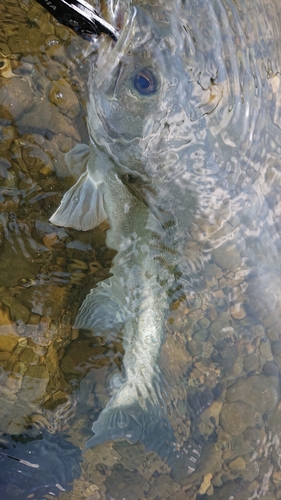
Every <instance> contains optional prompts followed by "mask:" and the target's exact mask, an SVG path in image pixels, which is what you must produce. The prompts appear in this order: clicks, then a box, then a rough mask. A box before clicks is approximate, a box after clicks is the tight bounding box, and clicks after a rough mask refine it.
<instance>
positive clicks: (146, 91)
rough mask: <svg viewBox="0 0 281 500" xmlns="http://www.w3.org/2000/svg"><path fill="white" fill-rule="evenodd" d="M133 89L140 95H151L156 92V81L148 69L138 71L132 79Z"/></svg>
mask: <svg viewBox="0 0 281 500" xmlns="http://www.w3.org/2000/svg"><path fill="white" fill-rule="evenodd" d="M134 87H135V89H136V90H137V91H138V92H139V93H140V94H141V95H151V94H154V93H155V92H156V90H157V80H156V78H155V76H154V75H153V73H152V72H151V71H150V69H147V68H146V69H142V70H141V71H138V72H137V74H136V75H135V77H134Z"/></svg>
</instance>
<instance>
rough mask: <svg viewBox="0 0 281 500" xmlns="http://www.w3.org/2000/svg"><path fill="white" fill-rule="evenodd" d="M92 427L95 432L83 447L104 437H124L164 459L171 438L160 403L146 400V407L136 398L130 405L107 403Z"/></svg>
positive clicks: (104, 439) (167, 421) (90, 445)
mask: <svg viewBox="0 0 281 500" xmlns="http://www.w3.org/2000/svg"><path fill="white" fill-rule="evenodd" d="M92 430H93V432H94V433H95V435H94V436H93V437H92V438H90V439H89V440H88V441H87V442H86V445H85V449H88V448H92V447H93V446H96V445H97V444H101V443H103V442H105V441H119V440H124V439H126V440H127V441H129V443H131V444H134V443H137V442H140V443H142V444H144V445H145V447H146V448H147V449H148V450H153V451H156V453H157V454H158V455H159V456H160V457H161V458H163V459H166V458H167V456H168V454H169V450H170V447H171V444H172V442H173V440H174V434H173V430H172V427H171V424H170V422H169V420H168V417H167V416H165V415H164V412H163V409H162V408H161V406H160V405H153V404H152V403H151V402H149V404H147V409H143V408H142V407H141V406H140V404H139V403H138V402H137V401H136V402H135V403H134V404H132V405H130V406H129V405H128V406H125V405H124V406H119V407H106V408H105V409H104V410H103V411H102V412H101V414H100V416H99V418H98V420H97V421H96V422H94V424H93V427H92Z"/></svg>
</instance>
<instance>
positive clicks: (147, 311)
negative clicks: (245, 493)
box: [50, 0, 281, 475]
mask: <svg viewBox="0 0 281 500" xmlns="http://www.w3.org/2000/svg"><path fill="white" fill-rule="evenodd" d="M280 33H281V9H280V6H279V5H278V2H277V0H276V1H275V0H271V1H266V0H256V1H255V2H252V0H235V1H234V0H200V1H198V0H196V1H195V0H181V1H180V0H174V1H169V0H167V1H165V2H163V1H161V0H155V1H152V0H142V1H135V2H133V3H132V4H128V9H127V11H126V14H125V16H124V19H123V26H122V29H121V33H120V36H119V39H118V41H117V42H116V43H114V42H113V41H112V40H110V39H109V38H108V37H104V38H103V40H102V42H101V43H100V46H99V48H98V54H97V56H96V59H95V61H94V63H93V64H92V65H91V69H90V72H89V99H88V104H87V120H88V130H89V137H90V144H89V145H82V144H79V145H78V146H76V148H75V149H74V150H73V151H72V152H70V153H69V154H68V157H67V162H68V164H69V166H70V169H71V171H72V172H74V173H75V176H76V177H77V182H76V183H75V185H74V186H73V187H72V188H71V189H70V190H69V191H68V192H67V193H66V194H65V195H64V197H63V199H62V201H61V204H60V206H59V207H58V209H57V210H56V212H55V213H54V214H53V216H52V217H51V219H50V220H51V222H52V223H53V224H56V225H58V226H65V227H72V228H75V229H78V230H81V231H87V230H91V229H93V228H94V227H96V226H98V225H99V224H100V223H101V222H102V221H104V220H105V219H107V220H108V222H109V226H110V228H109V230H108V231H107V236H106V244H107V246H108V247H109V248H112V249H114V250H115V251H116V256H115V257H114V260H113V266H112V269H111V273H112V275H111V276H110V277H109V278H108V279H107V280H105V281H103V282H100V283H99V284H98V285H97V286H95V288H93V289H92V290H91V291H90V293H89V294H88V295H87V296H86V298H85V300H84V302H83V303H82V306H81V308H80V310H79V312H78V316H77V318H76V321H75V324H74V328H79V329H85V330H89V331H91V332H92V334H93V335H95V334H102V332H108V331H111V330H114V329H116V330H119V331H122V335H123V345H124V350H125V354H124V357H123V369H122V374H120V375H114V376H113V378H112V380H111V382H110V384H111V392H112V395H111V398H110V399H109V401H108V403H107V405H106V406H105V408H104V409H103V410H102V411H101V413H100V415H99V417H98V419H97V420H96V421H95V422H94V423H93V426H92V431H93V433H94V435H93V436H92V437H91V438H90V439H89V440H88V441H87V443H86V448H90V447H93V446H95V445H97V444H100V443H103V442H105V441H108V440H122V439H125V440H127V441H129V442H130V443H137V442H140V443H142V444H144V445H145V447H146V448H147V449H152V450H154V451H156V452H157V453H158V454H159V456H160V457H161V458H162V459H164V460H166V461H167V462H168V463H170V464H172V463H175V462H177V463H179V461H180V460H184V463H185V472H186V474H187V475H188V474H191V473H192V472H194V470H195V469H196V467H197V464H198V461H200V454H201V445H200V444H198V443H197V444H196V443H194V442H192V441H190V439H189V438H188V439H186V441H185V442H184V443H183V444H182V445H181V446H178V445H177V442H176V437H175V433H174V431H173V428H172V425H171V421H170V418H169V412H168V410H167V406H168V401H167V391H166V388H165V380H164V377H163V375H162V373H161V370H160V367H159V355H160V351H161V346H162V345H163V342H164V340H165V335H166V332H167V320H168V317H169V311H170V307H171V304H172V303H173V301H174V300H175V298H177V297H178V296H179V294H183V295H186V296H187V295H188V294H189V293H190V292H191V291H192V292H193V293H195V294H196V293H198V289H199V290H200V286H201V281H202V280H201V277H202V274H203V273H204V267H205V266H206V263H209V262H213V261H214V260H215V261H216V262H218V261H219V262H220V263H221V267H222V268H223V269H228V270H230V271H231V272H234V273H235V272H237V271H241V272H243V273H244V274H243V275H244V276H247V278H248V282H247V283H248V284H247V286H246V287H245V289H243V290H241V291H240V292H239V290H238V291H237V294H238V295H239V293H241V297H242V296H243V297H244V296H245V303H246V305H247V312H248V313H249V314H255V315H256V318H257V321H264V320H265V319H266V320H267V321H268V324H269V325H270V324H271V323H272V324H274V325H276V324H277V321H278V318H279V316H280V315H279V314H278V312H276V311H278V309H276V304H281V302H280V301H281V297H280V291H279V290H280V278H279V271H278V269H279V266H280V244H281V241H280V234H281V233H280V230H279V227H280V186H281V183H280V175H281V173H280V172H281V160H280V144H281V132H280V131H281V107H280V103H281V100H280V75H281V43H280ZM243 294H244V295H243ZM241 300H242V299H241ZM230 303H231V299H230V302H229V305H228V306H227V312H228V313H229V307H230ZM270 318H272V320H271V319H270ZM276 318H277V319H276ZM270 322H271V323H270ZM207 335H210V332H207ZM199 406H200V405H199Z"/></svg>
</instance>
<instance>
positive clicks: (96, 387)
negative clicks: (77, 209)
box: [0, 0, 281, 500]
mask: <svg viewBox="0 0 281 500" xmlns="http://www.w3.org/2000/svg"><path fill="white" fill-rule="evenodd" d="M0 18H1V19H2V20H4V22H3V21H2V24H1V30H0V120H1V122H0V125H1V135H2V140H1V144H0V151H1V163H0V169H1V170H0V207H1V212H0V217H1V218H0V255H1V258H0V306H1V307H0V379H1V391H0V431H1V437H0V466H1V467H2V469H1V470H2V475H1V472H0V493H1V495H2V496H1V498H3V499H5V500H10V499H14V498H20V499H22V500H25V499H27V496H28V495H29V494H30V495H31V497H28V498H33V499H34V500H41V499H43V498H44V499H45V498H52V497H53V496H52V495H57V496H58V497H59V498H61V499H66V500H71V499H79V498H81V499H82V498H85V497H86V498H89V499H93V500H98V499H99V498H101V499H103V498H104V499H107V500H111V499H114V500H119V499H120V500H121V499H124V498H125V499H127V500H136V499H151V500H159V499H164V498H165V499H166V498H167V499H174V500H184V499H188V500H195V499H196V500H199V499H200V500H206V499H208V498H210V499H213V500H220V499H222V500H225V499H235V500H254V499H256V498H263V499H265V500H278V499H280V498H281V471H280V463H281V458H280V457H281V450H280V435H281V413H280V412H281V406H280V387H279V379H280V367H281V341H280V331H279V330H280V327H279V323H280V321H279V320H280V305H281V303H280V276H279V273H280V263H279V256H278V252H277V253H276V252H275V253H274V251H275V250H276V248H277V250H278V249H280V245H278V243H279V231H278V228H279V225H278V221H279V218H278V213H279V212H278V210H279V208H278V202H279V186H280V180H279V171H280V165H279V164H280V159H279V157H280V151H279V149H280V148H279V149H278V147H276V144H273V145H272V150H273V155H272V156H271V157H268V158H267V164H266V167H267V168H266V171H264V173H263V175H264V182H260V183H259V185H258V186H256V191H255V194H256V195H257V196H256V197H253V192H251V191H250V192H249V193H247V191H246V190H245V191H244V195H243V197H242V198H241V200H240V202H241V204H244V205H245V210H244V211H241V210H240V214H239V216H238V215H237V213H238V211H239V210H238V208H239V207H236V208H237V213H231V216H229V212H228V208H227V204H225V205H224V209H225V211H224V212H223V211H221V219H220V220H219V219H216V220H214V221H213V225H212V226H211V229H210V225H206V219H205V220H204V219H203V218H200V217H199V216H198V218H197V225H193V226H192V225H191V226H190V227H189V228H188V230H189V233H190V235H191V238H190V240H189V245H187V247H186V250H185V252H186V253H185V255H186V256H187V258H190V257H191V256H192V255H197V253H196V252H197V248H198V247H199V246H200V244H201V242H202V241H204V242H207V244H209V247H210V248H211V249H212V255H211V257H209V254H208V252H207V250H208V248H207V245H206V254H208V258H207V259H206V261H205V263H204V267H203V268H202V269H201V270H200V269H199V271H198V276H199V285H198V287H197V288H196V286H195V287H194V289H193V290H192V291H191V292H190V293H189V294H187V293H186V294H181V293H179V294H178V297H177V299H175V300H173V302H172V305H171V308H170V309H171V310H170V314H169V320H168V323H167V327H166V329H167V332H166V335H165V338H164V343H163V346H162V349H161V353H160V360H159V365H160V367H161V372H162V374H163V378H164V379H165V384H166V388H167V393H168V394H169V398H170V404H169V408H168V412H169V417H170V420H171V424H172V427H173V430H174V434H175V437H176V439H177V442H178V443H181V441H183V440H184V439H185V438H186V437H188V436H190V437H191V438H192V439H193V440H194V443H197V445H198V446H200V447H201V446H202V455H201V460H200V462H199V465H198V466H197V468H196V470H195V472H194V473H193V474H192V475H190V476H187V474H186V470H185V469H184V468H183V467H182V466H181V465H180V464H178V465H177V464H175V465H174V467H170V466H168V465H167V464H165V463H164V462H163V461H162V460H161V459H160V458H159V457H158V456H157V454H156V453H155V452H153V451H147V450H146V449H145V448H144V446H143V445H141V444H136V445H131V444H129V443H127V442H126V441H122V442H113V443H112V442H108V443H105V444H101V445H99V446H96V447H94V448H91V449H89V450H87V451H86V452H85V453H84V455H82V449H83V448H84V445H85V442H86V440H87V439H88V438H89V437H90V436H91V435H92V433H91V431H90V429H91V425H92V423H93V422H94V421H95V420H97V418H98V416H99V414H100V412H101V410H102V409H103V408H104V407H105V405H106V404H107V402H108V400H109V397H110V380H111V379H112V377H114V375H117V374H119V373H120V370H121V368H122V359H123V355H124V350H123V346H122V332H120V333H118V334H116V333H115V334H112V335H108V334H107V336H106V338H105V337H104V336H102V335H100V336H95V337H92V336H91V335H89V334H87V333H86V332H83V331H82V332H78V331H77V330H73V329H72V325H73V324H74V321H75V317H76V315H77V311H78V308H79V306H80V305H81V303H82V301H83V299H84V298H85V296H86V294H87V292H88V291H89V290H90V289H91V288H92V287H94V286H95V284H96V283H98V282H100V281H102V280H104V279H106V278H107V277H108V276H109V275H110V267H111V263H112V259H113V257H114V254H115V253H114V252H113V251H112V250H109V249H108V248H107V247H106V245H105V233H106V229H107V228H108V225H107V223H106V222H105V223H103V224H102V225H101V226H99V227H98V228H96V229H95V230H93V231H87V232H80V231H75V230H74V229H64V228H58V227H56V226H54V225H52V224H51V223H50V222H48V219H49V217H50V216H51V215H52V214H53V212H54V211H55V210H56V208H57V206H58V205H59V202H60V199H61V196H62V195H63V194H64V193H65V192H66V191H67V189H68V188H69V187H70V186H71V185H72V184H73V183H74V180H73V178H72V177H71V176H69V174H68V171H67V166H66V164H65V162H64V153H65V152H67V151H69V150H70V149H71V148H73V147H74V146H75V144H77V143H80V142H87V141H88V134H87V129H86V125H85V100H86V99H87V85H86V84H87V77H86V74H87V68H85V67H84V61H82V62H81V54H82V52H83V49H85V48H86V46H87V43H86V42H83V41H81V40H80V39H77V37H75V36H72V34H71V33H70V31H69V30H67V29H66V28H64V27H62V26H60V25H58V24H57V23H56V22H55V21H54V20H53V19H51V18H50V16H49V14H47V13H46V12H45V11H44V10H43V8H42V7H41V6H40V5H37V4H36V3H32V2H30V1H28V0H26V1H24V2H20V1H17V0H13V1H11V0H5V2H4V4H3V5H1V6H0ZM206 26H208V23H206ZM202 29H203V28H202ZM209 43H211V40H209ZM206 47H207V48H208V43H207V42H206ZM241 57H242V56H241ZM272 64H273V63H272ZM242 66H243V64H242V63H241V67H242ZM268 66H270V64H269V62H268ZM241 71H242V70H241ZM273 72H274V73H276V74H275V76H274V77H272V76H273V75H271V77H272V95H273V98H272V103H273V104H272V106H273V108H274V106H275V108H274V109H273V110H274V113H273V116H274V119H273V121H275V122H277V118H278V116H277V115H278V110H279V104H278V103H279V101H278V100H277V103H276V101H275V99H274V97H275V94H276V92H277V90H278V82H279V76H278V73H277V71H276V68H274V69H273ZM274 78H275V79H274ZM276 78H277V80H276ZM232 97H233V100H235V98H236V96H235V95H233V96H232ZM214 99H215V98H214ZM245 99H246V100H247V95H246V96H245ZM212 102H214V100H213V101H212ZM203 106H206V110H207V111H206V112H209V111H210V109H209V108H208V103H206V102H205V103H202V106H201V107H199V108H198V109H197V113H199V109H201V111H200V112H202V107H203ZM193 118H194V119H196V117H194V116H193ZM259 119H260V120H262V119H264V117H262V116H261V117H260V118H259ZM250 126H251V124H250ZM213 127H214V129H215V128H216V127H219V125H218V124H217V123H216V122H214V124H213ZM240 132H241V131H240ZM271 132H272V130H271V129H270V128H269V131H268V142H270V141H272V143H274V140H273V139H274V138H273V137H272V135H271ZM224 141H225V143H226V144H227V143H229V141H230V139H229V137H227V136H226V135H225V136H224ZM258 141H259V134H258V133H257V136H256V137H254V139H253V144H254V145H256V144H257V142H258ZM275 141H276V142H278V135H276V138H275ZM241 147H243V144H242V145H241ZM244 147H245V150H247V144H245V143H244ZM254 149H255V148H254ZM250 167H251V168H249V171H248V172H247V175H248V176H249V177H252V179H253V183H254V182H255V181H256V179H257V171H258V168H259V165H258V158H257V156H255V152H254V151H253V156H252V159H251V164H250ZM198 168H199V167H198ZM209 168H210V169H211V166H209ZM197 173H199V174H202V173H203V172H201V171H198V172H197ZM214 173H215V172H214ZM239 175H240V173H239V171H238V167H237V165H236V163H235V158H232V162H230V163H229V165H228V167H227V171H226V176H225V177H224V178H221V179H220V183H221V184H220V185H219V186H218V193H217V196H218V197H217V199H216V198H214V199H213V200H211V198H210V196H209V198H208V196H207V195H206V199H204V200H203V201H204V202H206V201H207V202H208V203H209V204H210V205H208V206H211V207H212V209H213V210H214V213H215V209H216V206H215V205H216V203H218V202H219V201H220V197H219V188H221V189H222V190H223V189H225V185H226V183H227V182H229V183H230V180H233V179H239V182H238V181H237V185H238V186H239V187H241V186H242V188H241V189H242V191H243V182H245V177H244V179H243V176H240V177H239ZM204 187H205V188H206V189H207V186H204ZM210 192H211V190H210ZM261 200H262V201H261ZM264 200H265V201H266V203H265V202H264ZM259 201H260V203H259ZM212 203H213V205H212ZM232 208H233V207H232ZM207 210H208V207H207V208H206V211H207ZM253 211H254V212H256V213H257V215H258V217H257V218H256V219H254V223H253V224H252V225H249V224H248V219H247V216H248V218H250V217H251V216H252V215H251V214H252V213H253ZM265 220H266V221H267V224H264V221H265ZM229 224H230V225H231V227H232V228H235V230H234V229H233V230H232V231H228V225H229ZM229 234H230V235H231V238H228V236H227V235H229ZM245 241H247V244H248V245H249V247H250V249H251V255H252V262H249V259H248V260H246V257H245V255H246V253H245V247H244V246H243V245H244V243H245ZM265 248H267V251H266V252H265V251H264V249H265ZM247 258H248V254H247ZM257 262H258V264H257ZM193 266H194V268H195V269H197V267H198V268H200V265H198V263H197V262H196V261H195V262H194V263H193ZM257 267H258V268H259V269H260V270H261V272H260V273H257V272H256V269H257ZM38 443H39V444H38ZM194 446H196V444H194ZM200 449H201V448H200ZM34 450H35V451H34ZM30 457H34V458H32V460H31V459H30ZM42 457H43V459H42ZM19 460H21V461H25V463H23V462H19ZM26 462H28V463H26ZM30 464H31V465H30ZM32 464H33V465H34V464H35V465H39V468H38V467H32ZM48 464H51V465H50V467H48ZM46 465H47V469H46V468H44V467H46ZM34 470H36V471H37V472H38V474H37V476H36V478H38V479H36V480H35V479H34V478H35V476H34V474H33V472H34ZM3 471H4V473H3ZM57 485H58V486H57ZM63 489H65V490H68V491H67V492H63V491H62V490H63Z"/></svg>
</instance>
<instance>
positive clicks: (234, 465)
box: [229, 457, 247, 471]
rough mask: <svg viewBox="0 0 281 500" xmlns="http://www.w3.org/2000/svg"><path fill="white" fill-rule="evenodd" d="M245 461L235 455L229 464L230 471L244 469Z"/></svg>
mask: <svg viewBox="0 0 281 500" xmlns="http://www.w3.org/2000/svg"><path fill="white" fill-rule="evenodd" d="M246 465H247V464H246V462H245V460H244V459H243V458H242V457H237V458H235V460H232V462H230V464H229V468H230V470H232V471H240V470H244V469H246Z"/></svg>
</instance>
